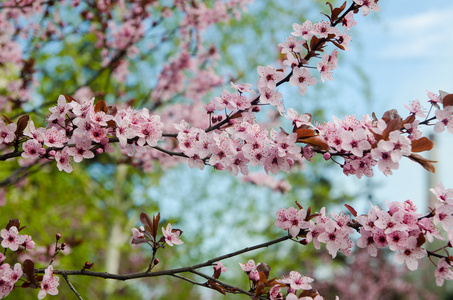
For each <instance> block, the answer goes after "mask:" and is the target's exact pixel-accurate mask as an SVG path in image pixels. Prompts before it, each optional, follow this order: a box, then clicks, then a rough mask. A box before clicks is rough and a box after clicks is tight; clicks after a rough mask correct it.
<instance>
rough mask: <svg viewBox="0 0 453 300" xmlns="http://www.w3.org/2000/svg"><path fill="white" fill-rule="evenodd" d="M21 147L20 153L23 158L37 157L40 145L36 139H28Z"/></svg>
mask: <svg viewBox="0 0 453 300" xmlns="http://www.w3.org/2000/svg"><path fill="white" fill-rule="evenodd" d="M22 149H24V152H22V155H21V156H22V157H23V158H37V157H38V156H39V153H40V150H41V149H42V145H41V144H40V143H38V141H37V140H28V141H26V142H25V143H24V144H23V145H22Z"/></svg>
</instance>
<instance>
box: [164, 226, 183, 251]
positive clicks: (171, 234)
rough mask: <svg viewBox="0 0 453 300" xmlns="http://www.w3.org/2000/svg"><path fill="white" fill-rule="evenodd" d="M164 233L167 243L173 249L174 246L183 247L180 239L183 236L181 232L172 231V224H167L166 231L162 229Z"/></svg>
mask: <svg viewBox="0 0 453 300" xmlns="http://www.w3.org/2000/svg"><path fill="white" fill-rule="evenodd" d="M162 233H163V235H164V237H165V242H166V243H167V244H168V245H169V246H171V247H173V245H181V244H182V243H184V242H183V241H181V240H180V239H179V238H178V237H179V236H180V234H181V230H179V229H172V228H171V224H170V223H168V224H167V228H166V229H164V228H163V227H162Z"/></svg>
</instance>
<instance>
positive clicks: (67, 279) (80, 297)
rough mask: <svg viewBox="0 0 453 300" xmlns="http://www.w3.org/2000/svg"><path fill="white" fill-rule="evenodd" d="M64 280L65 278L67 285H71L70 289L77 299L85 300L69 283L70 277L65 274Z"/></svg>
mask: <svg viewBox="0 0 453 300" xmlns="http://www.w3.org/2000/svg"><path fill="white" fill-rule="evenodd" d="M63 278H64V280H66V283H67V284H68V285H69V288H70V289H71V291H73V292H74V294H75V295H76V297H77V298H79V299H80V300H83V298H82V296H80V294H79V292H77V290H76V289H75V288H74V286H73V285H72V284H71V282H70V281H69V278H68V275H65V274H63Z"/></svg>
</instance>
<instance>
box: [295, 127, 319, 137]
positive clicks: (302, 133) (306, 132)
mask: <svg viewBox="0 0 453 300" xmlns="http://www.w3.org/2000/svg"><path fill="white" fill-rule="evenodd" d="M296 133H297V139H305V138H309V137H312V136H315V131H314V130H313V129H307V128H299V129H297V130H296Z"/></svg>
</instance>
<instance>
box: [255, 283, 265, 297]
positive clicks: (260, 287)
mask: <svg viewBox="0 0 453 300" xmlns="http://www.w3.org/2000/svg"><path fill="white" fill-rule="evenodd" d="M265 287H266V285H265V284H264V283H262V282H261V281H260V282H258V284H257V285H256V290H255V295H257V296H259V295H261V294H262V293H263V292H264V288H265Z"/></svg>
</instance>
